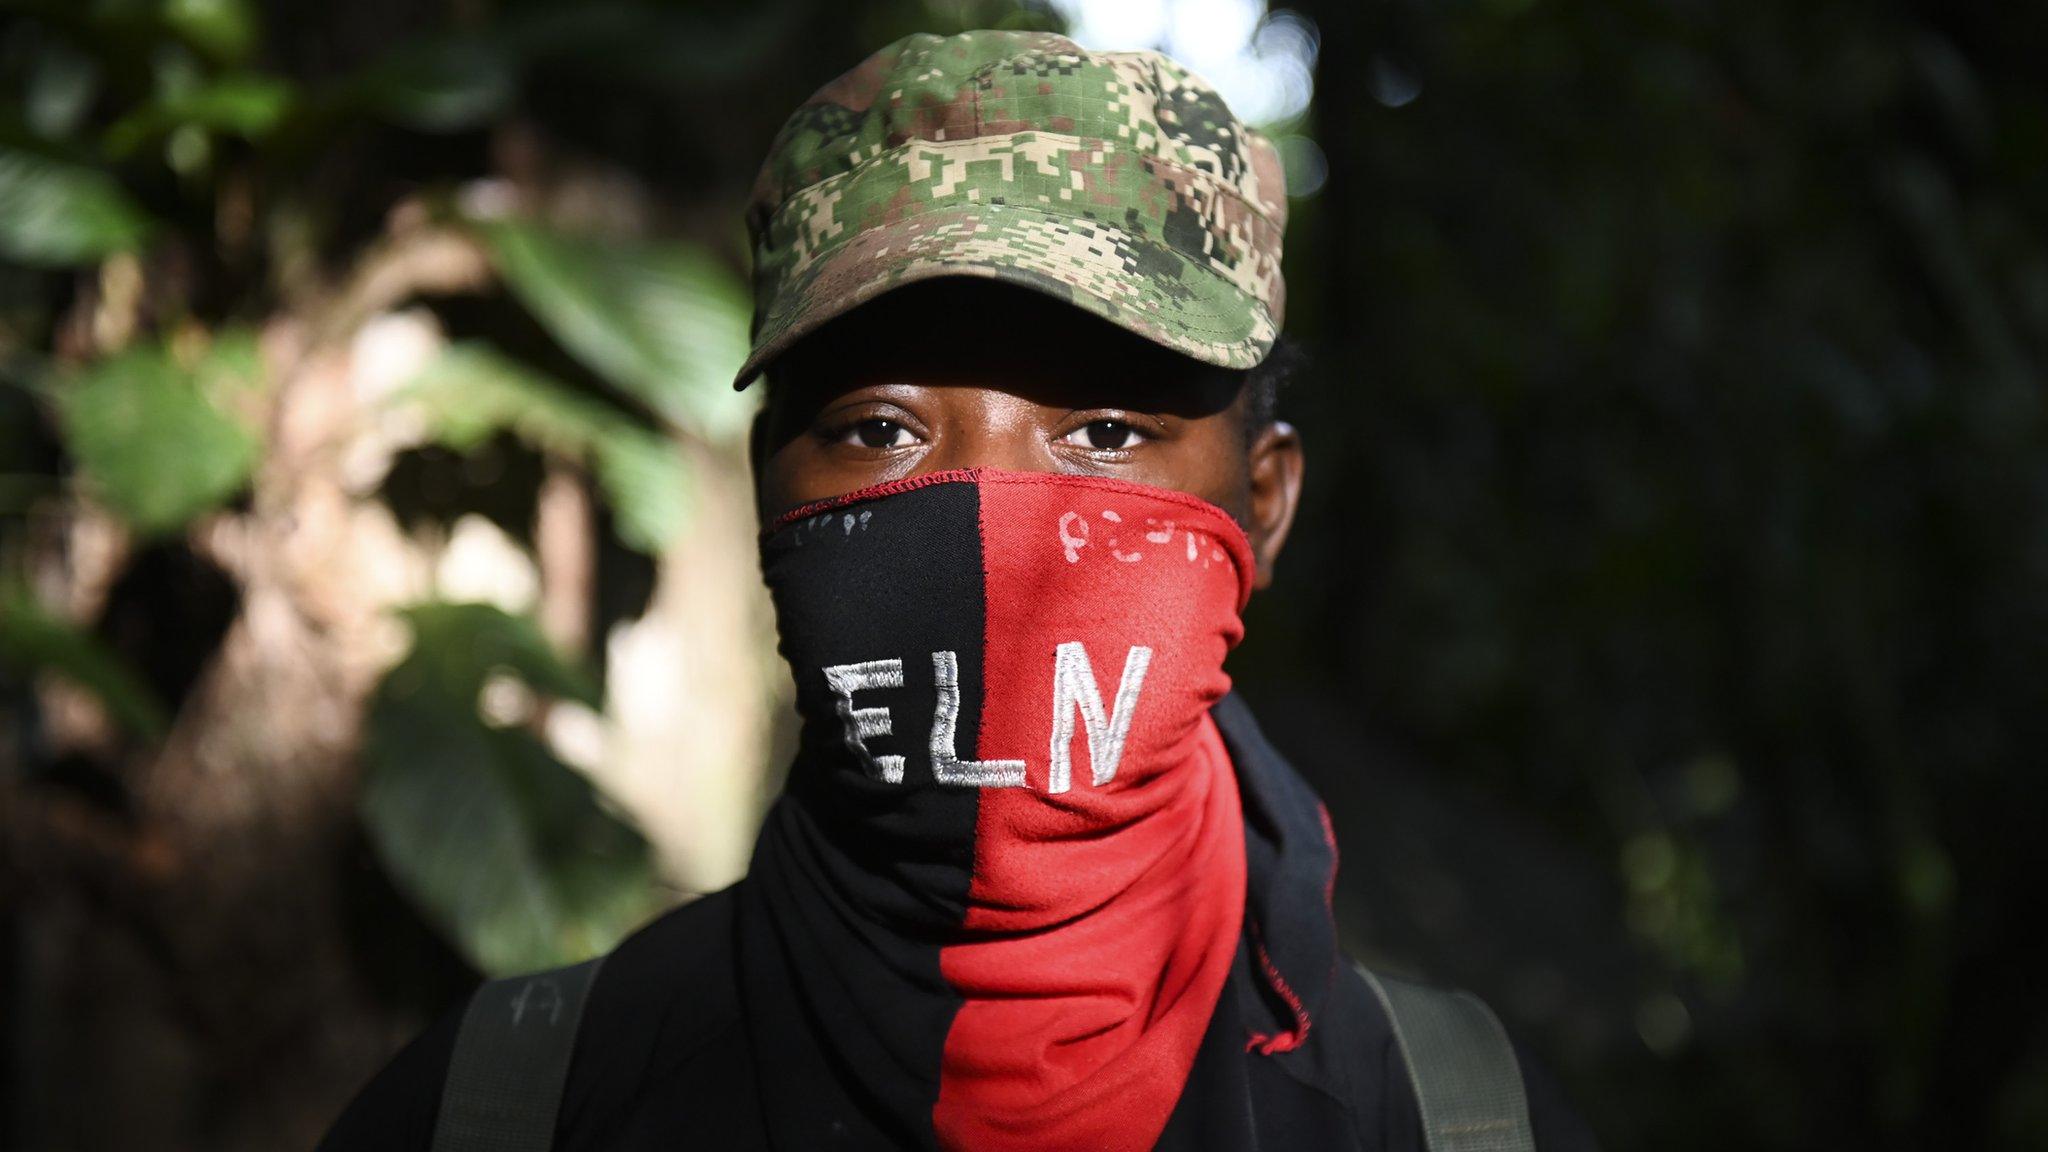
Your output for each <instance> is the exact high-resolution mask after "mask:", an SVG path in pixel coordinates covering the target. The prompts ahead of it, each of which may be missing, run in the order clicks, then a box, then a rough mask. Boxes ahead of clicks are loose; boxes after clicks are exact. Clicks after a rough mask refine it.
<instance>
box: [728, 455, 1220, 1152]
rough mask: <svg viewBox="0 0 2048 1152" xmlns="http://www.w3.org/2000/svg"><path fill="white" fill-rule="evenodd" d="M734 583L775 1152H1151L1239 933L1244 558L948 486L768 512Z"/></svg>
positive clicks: (1050, 480)
mask: <svg viewBox="0 0 2048 1152" xmlns="http://www.w3.org/2000/svg"><path fill="white" fill-rule="evenodd" d="M762 563H763V568H764V572H765V574H766V576H767V581H768V585H769V588H770V590H771V592H772V594H773V596H774V600H775V606H776V614H777V621H778V624H779V627H780V631H781V650H782V653H783V655H784V657H786V658H787V659H788V661H789V663H790V667H791V669H792V672H793V673H794V675H795V679H796V685H797V709H798V712H799V714H800V716H801V718H802V727H801V736H800V744H799V750H798V753H797V756H796V759H795V762H794V764H793V765H792V767H791V769H790V776H789V782H788V785H787V787H786V789H785V791H784V794H783V796H782V798H781V799H780V800H779V801H778V802H777V804H776V805H775V807H774V808H773V809H772V810H771V812H770V815H769V818H768V821H767V823H766V825H765V826H764V828H763V830H762V834H761V838H760V841H759V843H758V846H757V847H756V850H755V855H754V861H753V866H752V870H751V871H750V874H749V879H748V883H747V884H746V885H745V886H743V887H744V891H745V892H746V897H745V899H746V903H745V904H744V905H743V909H744V910H743V913H742V926H741V940H740V947H741V975H740V980H741V989H740V991H741V996H742V1003H743V1005H744V1006H745V1008H746V1011H747V1013H748V1016H749V1025H750V1028H751V1029H752V1031H753V1039H754V1047H755V1049H756V1051H757V1052H759V1053H761V1054H762V1056H761V1060H762V1067H763V1069H764V1073H765V1075H764V1077H763V1080H764V1091H765V1093H766V1096H767V1101H766V1104H767V1108H768V1120H769V1124H770V1128H771V1133H772V1135H773V1136H774V1138H775V1141H776V1143H777V1144H778V1145H779V1146H790V1147H829V1146H842V1147H843V1146H849V1144H850V1143H852V1142H855V1141H849V1135H848V1124H847V1117H848V1116H851V1115H853V1114H856V1113H857V1114H858V1115H859V1116H860V1117H861V1118H862V1120H863V1121H864V1122H865V1123H866V1124H868V1125H872V1126H873V1127H874V1128H875V1129H876V1130H877V1131H879V1132H882V1133H886V1134H887V1142H889V1143H892V1144H896V1145H899V1146H901V1145H906V1144H908V1145H912V1146H919V1147H939V1148H947V1149H975V1150H997V1152H1000V1150H1004V1149H1024V1148H1031V1149H1044V1148H1088V1149H1139V1148H1149V1147H1151V1146H1152V1145H1153V1144H1154V1142H1155V1141H1156V1140H1157V1139H1158V1137H1159V1134H1160V1131H1161V1129H1162V1128H1163V1127H1164V1125H1165V1123H1166V1120H1167V1117H1168V1115H1169V1114H1170V1113H1171V1112H1172V1110H1173V1107H1174V1105H1175V1103H1176V1101H1177V1099H1178V1098H1179V1095H1180V1092H1181V1089H1182V1086H1183V1085H1184V1084H1185V1082H1186V1080H1187V1076H1188V1072H1189V1069H1190V1068H1191V1067H1192V1065H1193V1062H1194V1057H1195V1052H1196V1049H1197V1047H1198V1045H1199V1043H1200V1040H1201V1037H1202V1034H1203V1032H1204V1031H1205V1029H1206V1028H1207V1026H1208V1024H1209V1020H1210V1017H1211V1015H1212V1013H1213V1010H1214V1008H1215V1005H1216V1001H1217V998H1218V996H1219V995H1220V993H1221V991H1222V988H1223V984H1224V982H1225V979H1226V977H1227V975H1228V971H1229V968H1230V965H1231V960H1232V957H1233V955H1234V953H1235V951H1236V947H1237V943H1238V934H1239V930H1240V927H1241V921H1242V917H1243V913H1244V901H1245V839H1244V828H1243V823H1242V814H1241V812H1240V808H1239V796H1238V791H1237V781H1236V778H1235V776H1234V774H1233V770H1232V768H1231V764H1230V761H1229V757H1228V755H1227V753H1226V752H1225V750H1224V747H1223V743H1222V739H1221V737H1220V735H1219V734H1218V732H1217V729H1216V726H1215V723H1214V722H1213V721H1212V720H1211V719H1210V716H1209V708H1210V706H1211V705H1212V704H1214V703H1215V702H1216V701H1217V700H1218V699H1220V698H1221V697H1222V696H1223V695H1224V694H1225V692H1227V691H1228V688H1229V678H1228V677H1227V676H1226V675H1225V673H1224V671H1223V658H1224V655H1225V654H1226V653H1227V652H1228V651H1229V649H1230V648H1231V647H1232V645H1234V644H1235V643H1236V642H1237V641H1238V639H1239V638H1240V636H1241V635H1242V626H1241V624H1240V621H1239V612H1240V611H1241V610H1242V609H1243V606H1244V602H1245V600H1246V598H1247V597H1248V595H1249V592H1250V584H1251V575H1252V560H1251V554H1250V546H1249V544H1248V543H1247V541H1246V539H1245V537H1244V534H1243V532H1242V531H1241V530H1240V529H1239V528H1238V526H1237V525H1236V523H1235V522H1234V521H1232V520H1231V518H1230V517H1229V516H1228V515H1227V514H1225V513H1224V512H1223V511H1222V510H1221V509H1218V508H1216V507H1214V506H1213V505H1210V504H1208V503H1206V502H1204V501H1201V500H1198V499H1196V498H1194V497H1190V496H1187V495H1184V494H1181V493H1177V492H1172V491H1168V490H1164V489H1158V488H1150V487H1143V486H1139V485H1134V484H1129V483H1124V482H1121V481H1114V480H1108V479H1100V478H1091V477H1072V476H1057V475H1046V474H1039V473H1010V472H1001V471H993V470H985V469H973V470H967V471H958V472H944V473H935V474H930V475H926V476H920V477H917V478H914V479H911V480H907V481H900V482H896V483H892V484H887V485H882V486H879V487H876V488H871V489H866V490H863V491H860V492H856V493H853V494H851V495H848V496H845V497H841V498H839V499H836V500H833V501H828V502H825V503H822V504H817V505H811V506H807V507H804V508H800V509H797V510H796V511H794V512H792V513H790V514H789V515H787V516H784V517H782V518H780V519H779V520H777V521H776V522H775V523H774V524H773V525H771V526H770V527H769V529H768V530H767V531H766V532H765V533H764V535H763V540H762Z"/></svg>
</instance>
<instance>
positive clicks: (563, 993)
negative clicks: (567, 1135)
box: [433, 956, 604, 1152]
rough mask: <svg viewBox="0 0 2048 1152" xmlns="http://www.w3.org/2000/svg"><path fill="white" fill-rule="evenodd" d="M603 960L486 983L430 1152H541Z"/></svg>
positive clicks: (452, 1064) (460, 1042)
mask: <svg viewBox="0 0 2048 1152" xmlns="http://www.w3.org/2000/svg"><path fill="white" fill-rule="evenodd" d="M603 962H604V957H602V956H600V957H598V958H596V959H594V960H586V961H584V962H583V963H581V964H576V965H572V966H570V967H567V968H557V969H555V970H553V971H550V972H536V973H534V974H533V975H530V976H511V977H507V978H505V979H502V980H491V981H488V982H486V983H485V984H484V985H483V986H481V987H479V988H478V989H477V990H476V992H475V993H474V994H473V995H471V997H470V999H469V1008H468V1009H467V1010H466V1011H465V1012H464V1013H463V1015H462V1028H461V1030H460V1031H459V1032H457V1033H456V1035H455V1051H454V1053H453V1055H451V1056H450V1057H449V1060H448V1079H447V1082H446V1085H445V1086H444V1087H443V1088H442V1090H441V1112H440V1116H439V1118H438V1119H437V1120H436V1122H435V1124H434V1145H433V1152H548V1149H549V1148H550V1147H551V1146H552V1145H553V1144H554V1142H555V1113H556V1111H557V1110H558V1109H559V1108H560V1106H561V1102H562V1086H563V1085H564V1084H565V1083H567V1081H568V1078H569V1055H570V1052H571V1051H572V1050H573V1049H574V1047H575V1044H576V1026H577V1024H578V1023H579V1022H580V1021H581V1020H582V1019H583V1002H584V999H585V998H586V997H587V996H588V994H589V992H590V986H591V985H592V984H593V983H595V982H596V981H597V970H598V967H599V966H600V965H601V964H603Z"/></svg>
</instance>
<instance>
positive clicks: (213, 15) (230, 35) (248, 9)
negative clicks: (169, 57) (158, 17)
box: [163, 0, 260, 64]
mask: <svg viewBox="0 0 2048 1152" xmlns="http://www.w3.org/2000/svg"><path fill="white" fill-rule="evenodd" d="M163 21H164V23H165V24H166V25H168V26H169V27H170V28H171V30H172V31H174V32H176V33H177V34H178V35H179V36H181V37H183V38H184V40H185V42H186V43H188V44H191V45H192V46H194V47H196V48H198V49H199V50H200V51H202V52H204V53H206V54H207V55H208V56H211V57H212V58H213V59H215V60H217V61H220V62H221V63H223V64H240V63H242V62H243V61H245V60H247V59H248V58H249V54H250V52H252V51H253V50H254V49H255V47H256V41H257V38H258V36H259V35H260V29H259V28H258V26H257V20H256V10H255V6H254V5H252V4H250V3H248V0H165V3H164V6H163Z"/></svg>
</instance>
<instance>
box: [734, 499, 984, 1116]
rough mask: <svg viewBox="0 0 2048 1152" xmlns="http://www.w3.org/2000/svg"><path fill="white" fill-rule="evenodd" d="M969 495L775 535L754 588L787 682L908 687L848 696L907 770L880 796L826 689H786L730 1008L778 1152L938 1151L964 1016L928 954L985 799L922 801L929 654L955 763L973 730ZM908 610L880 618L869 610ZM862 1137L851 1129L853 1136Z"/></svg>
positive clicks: (976, 553) (953, 897)
mask: <svg viewBox="0 0 2048 1152" xmlns="http://www.w3.org/2000/svg"><path fill="white" fill-rule="evenodd" d="M979 523H980V490H979V488H978V487H977V486H976V485H973V484H933V485H927V486H924V487H920V488H916V489H913V490H910V491H906V492H903V493H901V494H899V495H897V496H895V497H893V498H892V499H891V500H890V503H889V508H888V509H887V511H886V512H884V513H881V514H869V512H868V510H867V509H858V508H849V509H848V510H846V511H844V512H823V513H819V514H816V515H813V516H811V517H809V518H806V519H804V520H801V521H799V522H798V523H796V524H794V525H792V526H789V527H787V528H784V529H783V530H781V531H779V532H775V533H773V534H772V535H771V536H769V538H768V539H767V540H766V541H765V542H764V544H763V548H762V558H761V559H762V571H763V575H764V576H765V578H766V580H767V583H768V588H769V591H770V594H771V595H772V596H773V597H774V600H775V613H776V621H777V624H778V630H779V633H780V636H781V644H780V650H781V652H782V655H783V657H784V658H785V659H787V660H788V661H789V665H790V667H791V668H797V669H804V670H806V671H808V670H811V669H821V668H825V667H829V666H833V665H840V664H855V663H862V662H866V661H873V660H883V659H894V660H900V661H902V670H903V687H901V688H896V689H870V690H867V691H863V692H861V693H860V694H859V699H860V702H861V704H862V706H878V707H879V706H886V707H887V708H888V709H889V710H890V713H891V716H892V720H893V725H894V731H893V733H892V734H891V735H890V736H887V737H881V738H878V739H876V740H875V741H873V744H874V749H875V751H877V752H879V753H894V754H900V755H902V756H903V757H904V761H905V764H904V771H903V781H902V782H901V783H895V784H892V783H886V782H884V781H882V780H878V779H876V778H875V777H874V776H873V775H872V774H871V773H870V772H869V771H868V770H867V768H866V767H865V766H864V765H862V764H861V763H859V762H858V761H857V760H856V758H855V757H854V754H853V752H852V751H851V750H850V749H849V748H848V747H847V746H846V744H845V738H844V734H845V725H844V723H843V722H842V721H841V719H840V718H839V715H838V713H837V710H836V709H837V705H838V703H839V701H838V699H837V697H835V696H834V695H833V694H832V693H831V692H830V691H829V690H828V689H827V687H826V686H825V684H824V682H823V681H822V679H820V678H819V677H816V676H811V675H804V676H799V677H798V679H797V712H798V714H799V715H800V716H801V717H802V718H803V727H802V732H801V737H800V745H799V750H798V753H797V756H796V760H795V763H794V764H793V765H792V766H791V769H790V775H789V783H788V785H787V787H786V788H785V789H784V792H783V795H782V796H781V798H780V799H778V800H777V802H776V803H775V805H774V807H773V808H772V809H771V810H770V811H769V814H768V818H767V820H766V821H765V823H764V825H763V827H762V829H761V836H760V840H759V842H758V843H757V844H756V846H755V849H754V856H753V862H752V864H751V866H750V868H749V875H750V876H752V877H753V878H754V882H751V883H747V884H744V885H741V886H740V888H739V891H738V892H737V894H736V900H737V903H738V909H737V913H736V914H737V917H738V923H737V929H738V932H737V947H738V960H739V972H740V978H739V994H740V998H741V1001H742V1003H743V1004H744V1005H745V1006H746V1009H747V1013H748V1017H749V1019H750V1020H751V1021H752V1022H753V1028H754V1032H753V1038H754V1041H755V1042H756V1043H758V1044H760V1045H762V1046H763V1048H764V1049H766V1050H770V1051H774V1052H777V1053H780V1054H781V1055H780V1056H779V1058H778V1059H777V1060H776V1061H775V1066H774V1068H773V1069H772V1071H770V1072H769V1074H768V1075H766V1076H765V1077H764V1078H763V1079H762V1080H761V1082H760V1093H761V1095H762V1096H763V1098H764V1102H765V1105H766V1113H767V1116H768V1118H769V1126H770V1129H771V1131H772V1133H773V1135H774V1137H775V1140H776V1143H777V1144H780V1145H782V1146H784V1147H789V1148H828V1147H834V1146H839V1147H858V1146H866V1142H865V1141H858V1142H850V1141H849V1140H848V1138H847V1136H846V1133H848V1132H873V1133H876V1134H877V1135H878V1136H880V1137H882V1142H881V1143H878V1144H875V1145H873V1146H876V1147H896V1148H901V1147H916V1148H935V1147H936V1146H937V1145H936V1140H935V1138H934V1135H933V1132H932V1119H931V1118H932V1105H933V1103H934V1102H935V1101H937V1099H938V1093H939V1085H938V1076H939V1058H940V1051H941V1049H942V1048H943V1047H944V1046H945V1042H946V1031H947V1029H948V1027H950V1026H951V1024H952V1020H953V1016H954V1013H955V1012H956V1011H957V1010H958V1008H959V1004H960V998H959V996H958V995H957V994H956V993H955V992H954V991H953V990H952V988H951V987H950V986H948V985H947V983H946V981H945V980H944V978H943V977H942V976H941V975H940V973H939V945H940V943H941V942H942V941H943V940H944V939H945V938H946V937H947V936H948V935H949V934H950V933H951V932H953V931H954V930H955V929H956V928H957V927H958V925H959V924H960V922H961V920H962V919H963V918H964V917H965V915H966V909H967V892H968V885H969V883H970V881H971V878H972V877H971V874H972V869H973V865H974V827H975V816H976V809H977V805H978V804H979V801H980V790H979V789H973V788H957V787H955V788H938V787H932V786H931V782H932V767H931V753H930V750H929V748H928V746H927V742H926V741H925V740H924V739H922V737H923V736H924V735H925V734H926V733H929V732H930V731H931V727H932V716H933V712H934V711H935V708H934V701H935V700H936V692H935V690H934V686H933V673H932V655H931V654H932V653H933V652H935V651H940V650H948V651H953V652H955V653H956V659H957V663H958V669H959V677H960V687H961V692H960V711H959V717H958V727H957V729H956V733H957V737H956V740H955V746H956V747H958V748H966V749H972V748H974V747H975V743H976V736H977V735H978V733H979V731H980V728H979V723H980V702H981V699H982V683H981V678H982V652H983V643H982V640H983V628H984V623H983V622H984V615H983V603H984V595H983V575H982V561H981V541H980V536H979V534H978V525H979ZM886 604H903V605H913V606H915V610H913V611H892V612H886V613H885V612H878V611H876V610H875V606H876V605H886ZM856 1117H857V1119H854V1118H856Z"/></svg>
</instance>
